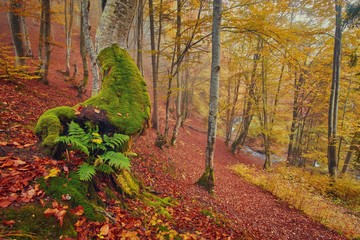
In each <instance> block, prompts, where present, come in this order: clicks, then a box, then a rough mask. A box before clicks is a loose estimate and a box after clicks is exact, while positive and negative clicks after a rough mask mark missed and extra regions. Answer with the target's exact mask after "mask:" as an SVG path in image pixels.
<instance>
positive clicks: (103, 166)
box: [96, 164, 114, 174]
mask: <svg viewBox="0 0 360 240" xmlns="http://www.w3.org/2000/svg"><path fill="white" fill-rule="evenodd" d="M96 169H97V170H98V171H100V172H103V173H106V174H110V173H113V172H114V169H113V168H112V167H110V166H109V165H107V164H100V165H99V166H97V168H96Z"/></svg>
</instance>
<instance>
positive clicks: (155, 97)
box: [149, 0, 160, 133]
mask: <svg viewBox="0 0 360 240" xmlns="http://www.w3.org/2000/svg"><path fill="white" fill-rule="evenodd" d="M149 16H150V42H151V67H152V77H153V79H152V80H153V109H152V118H151V120H152V128H154V129H155V130H156V132H157V133H159V119H158V86H157V84H158V74H157V61H156V54H158V53H156V49H155V29H154V28H155V26H154V25H155V24H154V6H153V1H152V0H149ZM159 38H160V33H159Z"/></svg>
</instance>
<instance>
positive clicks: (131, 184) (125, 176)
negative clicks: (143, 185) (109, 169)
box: [116, 170, 140, 197]
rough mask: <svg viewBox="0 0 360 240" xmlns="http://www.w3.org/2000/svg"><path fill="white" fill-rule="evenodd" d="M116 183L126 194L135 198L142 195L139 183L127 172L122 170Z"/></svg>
mask: <svg viewBox="0 0 360 240" xmlns="http://www.w3.org/2000/svg"><path fill="white" fill-rule="evenodd" d="M116 183H117V185H118V186H119V187H120V188H121V190H122V191H123V193H124V194H126V195H127V196H129V197H135V196H137V195H139V194H140V185H139V182H138V181H137V180H136V179H135V178H134V177H133V176H132V175H131V173H130V172H129V171H127V170H122V171H121V172H120V173H118V174H117V176H116Z"/></svg>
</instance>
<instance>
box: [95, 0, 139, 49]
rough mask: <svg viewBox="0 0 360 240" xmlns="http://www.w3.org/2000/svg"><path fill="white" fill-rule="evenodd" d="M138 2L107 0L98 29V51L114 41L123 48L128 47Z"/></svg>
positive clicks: (132, 0) (96, 44)
mask: <svg viewBox="0 0 360 240" xmlns="http://www.w3.org/2000/svg"><path fill="white" fill-rule="evenodd" d="M137 3H138V1H137V0H126V1H118V0H107V1H106V5H105V8H104V11H103V13H102V15H101V19H100V23H99V26H98V28H97V31H96V39H95V50H96V52H97V53H99V52H100V51H101V50H102V49H104V48H106V47H109V46H111V45H112V44H114V43H116V44H118V45H119V46H120V47H121V48H124V49H127V39H128V34H129V30H130V27H131V23H132V20H133V18H134V15H135V12H136V7H137ZM114 23H116V24H114Z"/></svg>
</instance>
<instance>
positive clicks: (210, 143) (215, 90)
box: [197, 0, 222, 193]
mask: <svg viewBox="0 0 360 240" xmlns="http://www.w3.org/2000/svg"><path fill="white" fill-rule="evenodd" d="M221 14H222V0H214V1H213V20H212V51H211V53H212V60H211V77H210V104H209V119H208V135H207V146H206V156H205V171H204V173H203V174H202V176H201V177H200V178H199V180H198V181H197V183H198V184H199V185H200V186H202V187H204V188H205V189H206V190H207V191H208V192H210V193H212V192H213V191H214V185H215V178H214V151H215V141H216V129H217V122H216V120H217V115H218V100H219V76H220V26H221Z"/></svg>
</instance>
